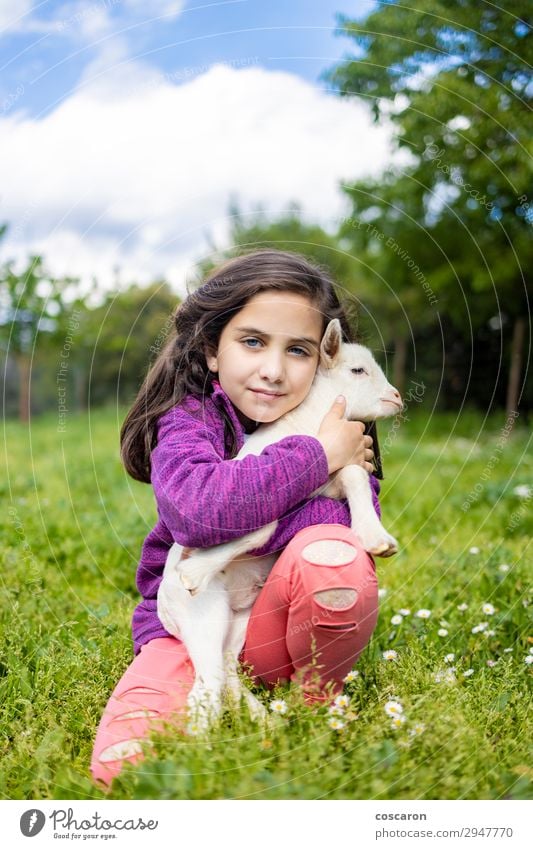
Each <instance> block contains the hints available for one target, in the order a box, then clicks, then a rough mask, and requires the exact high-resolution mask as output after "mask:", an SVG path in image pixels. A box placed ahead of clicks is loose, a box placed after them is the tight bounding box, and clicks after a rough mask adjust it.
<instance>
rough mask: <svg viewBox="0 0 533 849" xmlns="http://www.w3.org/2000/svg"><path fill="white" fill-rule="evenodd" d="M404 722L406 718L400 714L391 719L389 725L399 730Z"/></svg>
mask: <svg viewBox="0 0 533 849" xmlns="http://www.w3.org/2000/svg"><path fill="white" fill-rule="evenodd" d="M405 720H406V717H405V716H404V715H403V714H402V713H399V714H398V715H397V716H393V717H392V719H391V721H390V724H391V726H392V728H401V726H402V725H403V723H404V722H405Z"/></svg>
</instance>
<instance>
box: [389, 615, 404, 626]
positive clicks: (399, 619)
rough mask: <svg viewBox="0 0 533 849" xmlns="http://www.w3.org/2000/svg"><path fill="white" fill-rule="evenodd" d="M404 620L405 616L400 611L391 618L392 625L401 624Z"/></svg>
mask: <svg viewBox="0 0 533 849" xmlns="http://www.w3.org/2000/svg"><path fill="white" fill-rule="evenodd" d="M402 622H403V616H402V615H401V614H400V613H395V614H394V616H393V617H392V618H391V625H400V624H401V623H402Z"/></svg>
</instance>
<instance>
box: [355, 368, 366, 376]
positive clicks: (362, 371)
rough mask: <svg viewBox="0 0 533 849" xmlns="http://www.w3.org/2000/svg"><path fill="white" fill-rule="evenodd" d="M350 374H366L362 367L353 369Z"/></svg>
mask: <svg viewBox="0 0 533 849" xmlns="http://www.w3.org/2000/svg"><path fill="white" fill-rule="evenodd" d="M352 374H366V371H365V369H364V368H362V367H361V368H353V369H352Z"/></svg>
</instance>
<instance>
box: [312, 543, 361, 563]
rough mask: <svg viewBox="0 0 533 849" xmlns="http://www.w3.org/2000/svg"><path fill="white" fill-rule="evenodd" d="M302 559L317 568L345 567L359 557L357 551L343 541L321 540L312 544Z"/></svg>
mask: <svg viewBox="0 0 533 849" xmlns="http://www.w3.org/2000/svg"><path fill="white" fill-rule="evenodd" d="M302 557H303V558H304V559H305V560H307V562H308V563H312V564H314V565H315V566H345V565H346V564H348V563H352V562H353V561H354V560H355V558H356V557H357V549H356V548H355V547H354V546H353V545H351V544H350V543H349V542H344V540H341V539H319V540H316V541H315V542H310V543H309V545H306V546H305V548H304V549H303V551H302Z"/></svg>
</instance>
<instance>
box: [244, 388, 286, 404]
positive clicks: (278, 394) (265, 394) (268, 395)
mask: <svg viewBox="0 0 533 849" xmlns="http://www.w3.org/2000/svg"><path fill="white" fill-rule="evenodd" d="M250 392H253V393H254V395H257V397H258V398H264V399H265V400H268V401H274V400H275V399H276V398H283V393H282V392H263V391H262V390H261V389H250Z"/></svg>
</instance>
